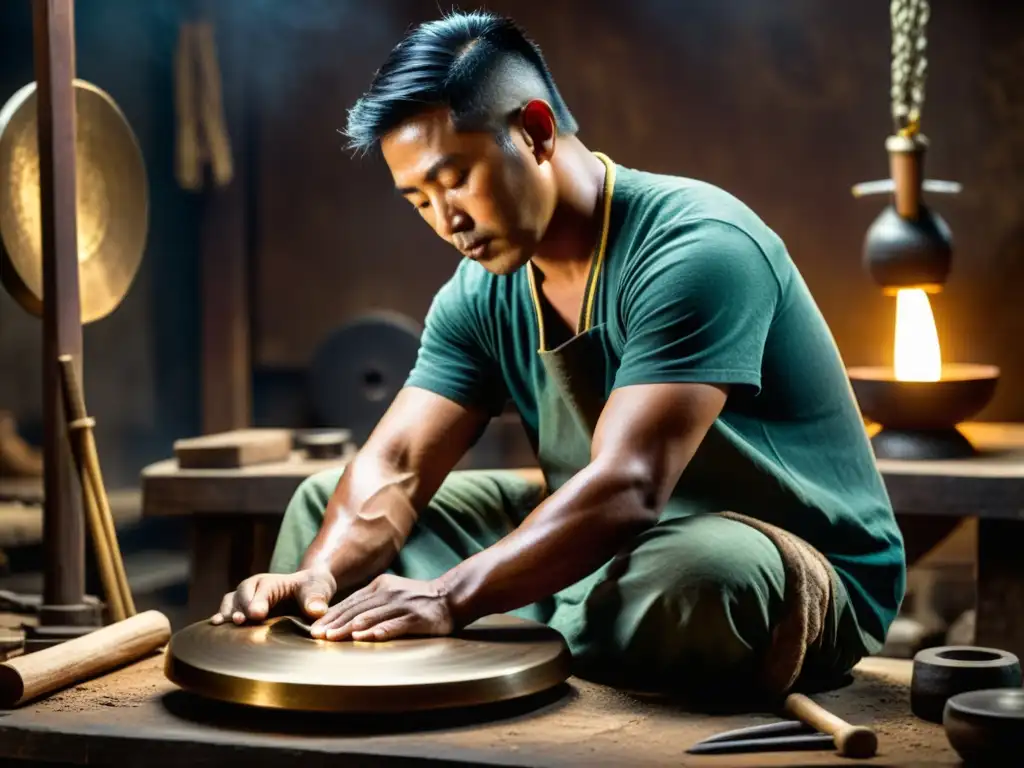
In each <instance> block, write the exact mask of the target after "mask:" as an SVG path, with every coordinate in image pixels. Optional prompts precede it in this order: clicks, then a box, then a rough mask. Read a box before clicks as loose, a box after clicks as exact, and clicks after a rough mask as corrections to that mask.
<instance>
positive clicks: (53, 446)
mask: <svg viewBox="0 0 1024 768" xmlns="http://www.w3.org/2000/svg"><path fill="white" fill-rule="evenodd" d="M32 7H33V51H34V55H35V63H34V64H35V66H34V71H35V81H34V82H33V83H30V84H29V85H26V86H25V87H24V88H22V89H21V90H19V91H18V92H17V93H16V94H15V95H14V96H13V97H12V98H11V99H10V100H8V102H7V103H6V104H5V105H4V107H3V108H2V109H0V246H2V247H0V277H2V278H3V284H4V286H5V287H6V288H7V290H8V291H9V292H10V293H11V294H12V296H13V297H14V298H15V300H16V301H17V302H18V303H19V304H20V305H21V306H22V307H23V308H24V309H26V310H27V311H28V312H30V313H32V314H35V315H42V320H43V323H42V324H43V345H42V347H43V348H42V357H43V426H44V446H43V465H44V466H43V471H44V478H43V484H44V501H43V505H44V506H43V519H44V523H43V530H44V536H43V539H44V541H43V543H44V568H43V595H42V603H41V605H40V608H39V625H38V626H37V627H26V628H25V650H26V652H29V651H37V650H40V649H44V648H46V647H48V646H51V645H56V644H60V643H63V642H66V641H68V640H70V639H72V638H74V637H76V636H80V635H85V634H88V633H90V632H92V631H94V630H95V629H96V628H97V627H98V626H99V625H100V624H101V623H102V621H101V618H100V616H99V614H98V611H97V610H96V606H95V605H93V604H92V603H90V602H89V601H88V600H87V599H86V597H85V595H84V582H85V559H84V550H85V541H84V539H85V525H84V519H83V517H84V516H83V515H82V509H81V508H82V500H83V498H85V497H86V496H91V497H92V498H93V500H97V501H98V503H100V504H102V495H103V494H102V492H101V490H100V488H99V487H97V488H94V489H93V491H91V492H90V491H86V490H85V489H84V488H82V483H81V480H80V479H79V477H78V476H77V473H76V472H75V461H74V455H73V452H72V450H71V445H70V441H69V440H68V417H67V415H66V412H65V402H64V399H65V398H64V385H63V378H64V373H63V371H62V367H61V365H62V364H61V362H60V358H62V357H64V356H69V357H70V360H71V365H72V366H73V367H74V368H76V370H75V375H76V380H77V381H79V382H80V381H81V380H82V379H81V371H80V370H78V368H79V367H80V366H81V363H82V324H83V323H89V322H93V321H95V320H98V319H100V318H102V317H105V316H107V315H108V314H109V313H110V312H112V311H113V310H114V309H115V308H116V307H117V306H118V305H119V304H120V302H121V301H122V299H123V298H124V296H125V294H126V293H127V292H128V290H129V288H130V286H131V284H132V282H133V280H134V277H135V275H136V273H137V271H138V267H139V264H140V263H141V260H142V254H143V250H144V247H145V240H146V234H147V231H148V217H149V211H148V187H147V180H146V174H145V167H144V163H143V158H142V152H141V150H140V148H139V145H138V142H137V141H136V139H135V135H134V133H133V132H132V130H131V127H130V125H129V124H128V122H127V120H126V119H125V116H124V114H123V113H122V112H121V110H120V109H119V108H118V107H117V105H116V104H115V103H114V100H113V99H112V98H111V97H110V95H109V94H107V93H105V92H104V91H103V90H101V89H100V88H98V87H97V86H95V85H92V84H91V83H87V82H85V81H83V80H79V79H77V78H76V77H75V35H74V28H75V26H74V7H75V6H74V3H73V2H72V0H33V3H32ZM44 297H45V299H44ZM89 482H90V483H92V482H93V481H89ZM100 522H102V520H101V521H100ZM97 530H98V526H97ZM112 594H113V592H112Z"/></svg>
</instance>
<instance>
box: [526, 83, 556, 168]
mask: <svg viewBox="0 0 1024 768" xmlns="http://www.w3.org/2000/svg"><path fill="white" fill-rule="evenodd" d="M519 126H520V128H522V131H523V138H524V139H525V140H526V146H527V147H528V148H529V150H530V152H531V153H532V154H533V156H534V157H535V158H536V159H537V162H542V161H544V160H550V159H551V155H552V154H554V151H555V134H556V133H557V131H556V130H555V113H554V111H553V110H552V109H551V105H550V104H548V103H547V102H546V101H544V100H543V99H533V100H532V101H530V102H529V103H528V104H526V105H525V106H524V107H523V108H522V109H521V110H520V111H519Z"/></svg>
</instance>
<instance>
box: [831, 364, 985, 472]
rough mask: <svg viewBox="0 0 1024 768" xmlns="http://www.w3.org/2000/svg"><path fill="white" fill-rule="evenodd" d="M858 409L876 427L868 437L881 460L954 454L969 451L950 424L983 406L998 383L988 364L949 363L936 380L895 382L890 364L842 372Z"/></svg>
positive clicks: (960, 454)
mask: <svg viewBox="0 0 1024 768" xmlns="http://www.w3.org/2000/svg"><path fill="white" fill-rule="evenodd" d="M847 374H848V375H849V377H850V383H851V385H852V386H853V392H854V395H855V396H856V398H857V402H858V404H859V405H860V409H861V412H862V413H863V414H864V415H865V416H866V417H867V418H869V419H870V420H871V421H874V422H875V423H877V424H880V425H881V426H882V431H881V432H880V433H879V434H878V435H876V436H875V437H874V438H873V439H872V444H873V445H874V447H875V452H876V454H878V455H879V456H880V457H882V458H898V459H904V458H907V459H912V458H921V459H940V458H960V457H963V456H969V455H971V454H972V453H973V452H974V450H973V448H972V446H971V444H970V443H969V442H968V441H967V438H965V437H964V436H963V435H962V434H961V433H960V432H958V431H957V429H956V425H957V424H960V423H961V422H964V421H967V420H968V419H970V418H971V417H972V416H975V415H976V414H977V413H978V412H979V411H981V409H982V408H984V407H985V406H986V405H988V403H989V401H990V400H991V399H992V395H993V394H994V393H995V389H996V384H997V383H998V381H999V369H998V368H997V367H996V366H993V365H973V364H968V363H951V364H946V365H944V366H943V367H942V378H941V379H940V380H939V381H897V380H896V377H895V373H894V371H893V369H892V368H887V367H857V368H850V369H849V370H848V371H847Z"/></svg>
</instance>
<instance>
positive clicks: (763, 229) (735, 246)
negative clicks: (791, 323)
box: [616, 167, 791, 282]
mask: <svg viewBox="0 0 1024 768" xmlns="http://www.w3.org/2000/svg"><path fill="white" fill-rule="evenodd" d="M620 183H621V185H622V186H621V189H620V191H619V192H618V194H617V195H616V196H617V198H618V202H619V208H620V214H619V215H620V219H619V223H620V227H621V230H620V235H621V238H620V243H621V244H622V245H624V246H625V249H626V250H627V252H628V255H626V256H625V257H624V264H623V267H624V268H626V269H627V270H628V269H629V268H630V267H633V268H640V267H641V266H642V265H643V264H646V263H649V261H650V259H651V258H655V259H659V260H664V259H666V258H667V259H669V260H671V261H673V262H675V261H676V260H677V259H683V260H692V261H694V262H695V263H698V262H708V261H709V260H710V262H716V261H718V260H719V259H720V258H721V257H722V255H723V254H726V253H733V254H736V255H738V256H740V257H741V259H742V258H745V257H749V258H754V259H758V260H761V259H764V260H765V261H766V262H767V264H768V265H770V268H771V270H772V271H773V272H775V273H776V277H777V278H779V279H781V277H780V276H781V273H783V272H787V271H788V270H789V269H790V268H791V263H790V259H789V254H788V252H787V250H786V246H785V244H784V243H783V241H782V238H781V237H779V235H778V234H776V233H775V231H774V230H772V229H771V227H770V226H769V225H768V224H767V223H766V222H765V221H764V220H763V219H762V218H761V217H760V216H759V215H758V214H757V213H756V212H755V211H754V210H753V209H752V208H751V207H750V206H748V205H747V204H746V203H744V202H743V201H742V200H740V199H739V198H738V197H736V196H735V195H734V194H732V193H731V192H729V191H727V190H725V189H723V188H722V187H719V186H716V185H715V184H712V183H710V182H707V181H702V180H700V179H693V178H688V177H685V176H673V175H669V174H664V173H654V172H650V171H643V170H637V169H633V168H627V167H621V168H619V169H618V178H617V180H616V187H619V184H620ZM705 256H707V257H709V258H704V257H705ZM691 257H692V258H691ZM627 264H628V265H629V266H627ZM782 282H785V280H782Z"/></svg>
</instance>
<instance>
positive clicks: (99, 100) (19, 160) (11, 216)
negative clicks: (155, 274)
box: [0, 79, 149, 323]
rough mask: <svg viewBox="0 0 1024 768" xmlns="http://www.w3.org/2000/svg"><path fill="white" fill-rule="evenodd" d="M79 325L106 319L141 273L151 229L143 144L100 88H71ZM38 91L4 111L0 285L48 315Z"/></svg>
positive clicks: (21, 93) (79, 83) (28, 90)
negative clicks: (43, 271) (44, 284)
mask: <svg viewBox="0 0 1024 768" xmlns="http://www.w3.org/2000/svg"><path fill="white" fill-rule="evenodd" d="M73 85H74V94H75V115H76V117H75V123H76V136H75V169H76V216H77V227H76V229H77V241H78V242H77V254H78V259H79V264H78V279H79V296H80V303H81V322H82V323H90V322H93V321H96V320H99V319H101V318H103V317H106V316H107V315H109V314H110V313H111V312H113V311H114V310H115V309H116V308H117V307H118V306H119V305H120V304H121V302H122V301H123V299H124V297H125V295H126V294H127V293H128V291H129V289H130V288H131V286H132V284H133V283H134V281H135V277H136V275H137V274H138V270H139V267H140V265H141V262H142V257H143V253H144V250H145V243H146V238H147V235H148V229H149V190H148V181H147V176H146V169H145V162H144V159H143V156H142V150H141V148H140V146H139V143H138V140H137V139H136V137H135V134H134V132H133V131H132V129H131V126H130V125H129V123H128V121H127V119H126V118H125V116H124V113H123V112H122V111H121V109H120V108H119V107H118V106H117V104H116V103H115V102H114V100H113V98H112V97H111V96H110V95H109V94H108V93H106V92H105V91H104V90H102V89H101V88H99V87H97V86H96V85H93V84H92V83H89V82H87V81H84V80H80V79H75V80H74V81H73ZM37 115H38V112H37V90H36V83H35V82H31V83H29V84H27V85H25V86H23V87H22V88H20V89H19V90H18V91H17V92H16V93H15V94H14V95H13V96H12V97H11V98H10V99H8V101H7V102H6V104H4V105H3V107H2V108H0V282H2V284H3V285H4V287H5V288H6V289H7V292H8V293H10V294H11V296H12V297H13V298H14V299H15V301H16V302H17V303H18V304H19V305H20V306H21V307H22V308H23V309H24V310H26V311H27V312H29V313H30V314H33V315H36V316H42V314H43V281H42V261H43V259H42V243H41V240H42V225H41V212H40V200H39V152H38V142H37V124H38V121H37Z"/></svg>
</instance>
